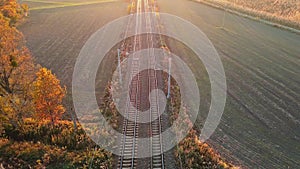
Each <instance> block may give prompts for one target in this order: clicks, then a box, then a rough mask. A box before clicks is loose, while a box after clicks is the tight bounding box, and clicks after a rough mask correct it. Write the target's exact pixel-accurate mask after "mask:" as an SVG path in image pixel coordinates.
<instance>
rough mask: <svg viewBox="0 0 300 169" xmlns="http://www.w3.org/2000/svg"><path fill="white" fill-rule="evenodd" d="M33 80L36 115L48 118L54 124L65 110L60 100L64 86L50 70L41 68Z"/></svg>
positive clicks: (64, 90)
mask: <svg viewBox="0 0 300 169" xmlns="http://www.w3.org/2000/svg"><path fill="white" fill-rule="evenodd" d="M36 75H37V79H36V80H35V81H34V84H33V86H34V91H33V100H34V103H35V109H36V113H37V117H38V118H39V119H46V120H50V121H51V123H52V125H54V124H55V123H56V122H57V120H59V119H60V118H61V116H62V114H63V113H64V112H65V108H64V107H63V105H62V100H63V98H64V96H65V94H66V88H65V87H61V85H60V81H59V80H58V79H57V78H56V76H55V75H54V74H52V72H51V71H50V70H48V69H46V68H41V69H40V70H39V71H38V72H37V73H36Z"/></svg>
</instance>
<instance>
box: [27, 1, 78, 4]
mask: <svg viewBox="0 0 300 169" xmlns="http://www.w3.org/2000/svg"><path fill="white" fill-rule="evenodd" d="M23 2H37V3H46V4H61V5H70V4H74V3H71V2H57V1H43V0H24V1H23Z"/></svg>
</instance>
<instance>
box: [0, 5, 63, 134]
mask: <svg viewBox="0 0 300 169" xmlns="http://www.w3.org/2000/svg"><path fill="white" fill-rule="evenodd" d="M27 13H28V7H27V5H20V4H18V3H17V1H16V0H0V120H1V123H0V134H3V132H4V128H5V127H13V128H15V129H22V126H23V123H24V118H28V117H31V118H35V119H37V120H41V119H43V120H49V123H52V124H53V125H54V124H55V123H56V122H57V120H58V119H59V118H61V116H62V114H63V113H64V112H65V108H64V107H63V105H62V100H63V98H64V96H65V94H66V88H65V87H62V86H61V85H60V81H59V80H58V79H57V77H56V76H55V75H54V74H53V73H52V72H51V71H50V70H48V69H47V68H44V67H41V66H40V65H37V64H36V63H34V60H33V58H32V55H31V53H30V51H29V50H28V48H27V47H26V46H25V40H24V36H23V34H22V33H21V32H20V31H18V29H17V28H16V25H17V24H18V23H19V22H20V21H21V20H22V19H23V18H24V17H25V16H27Z"/></svg>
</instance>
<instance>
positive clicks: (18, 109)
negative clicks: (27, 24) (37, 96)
mask: <svg viewBox="0 0 300 169" xmlns="http://www.w3.org/2000/svg"><path fill="white" fill-rule="evenodd" d="M34 72H35V66H34V64H33V61H32V58H31V55H30V52H29V51H28V49H27V48H26V47H25V46H24V45H23V35H22V33H20V32H19V31H18V30H17V29H16V28H14V27H11V26H10V25H9V22H8V20H7V19H6V18H5V17H4V16H3V15H2V14H1V13H0V119H1V121H2V125H3V123H7V122H8V123H9V124H10V125H13V126H14V127H15V128H18V127H19V126H21V125H22V121H23V116H24V115H26V114H29V113H30V112H32V109H31V108H32V105H31V101H30V99H31V97H30V94H29V93H30V88H31V85H32V82H33V80H34V76H35V73H34ZM0 128H1V127H0Z"/></svg>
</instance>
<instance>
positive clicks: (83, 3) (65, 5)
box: [28, 0, 118, 11]
mask: <svg viewBox="0 0 300 169" xmlns="http://www.w3.org/2000/svg"><path fill="white" fill-rule="evenodd" d="M28 1H31V2H37V1H36V0H28ZM116 1H118V0H101V1H90V2H80V3H65V4H60V5H47V6H40V7H34V8H30V9H29V10H30V11H34V10H42V9H53V8H64V7H74V6H82V5H91V4H100V3H108V2H116ZM44 3H48V1H44Z"/></svg>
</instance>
